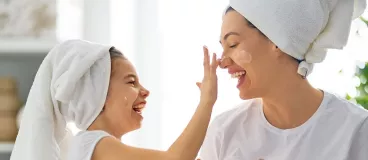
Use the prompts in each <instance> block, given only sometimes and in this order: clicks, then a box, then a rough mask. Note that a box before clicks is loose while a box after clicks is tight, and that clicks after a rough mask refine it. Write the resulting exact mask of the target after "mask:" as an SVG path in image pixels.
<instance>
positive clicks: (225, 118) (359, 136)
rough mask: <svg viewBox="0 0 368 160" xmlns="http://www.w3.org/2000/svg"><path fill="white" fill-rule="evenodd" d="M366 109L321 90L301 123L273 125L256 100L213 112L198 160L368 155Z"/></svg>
mask: <svg viewBox="0 0 368 160" xmlns="http://www.w3.org/2000/svg"><path fill="white" fill-rule="evenodd" d="M367 117H368V111H367V110H365V109H364V108H362V107H360V106H357V105H355V104H352V103H350V102H348V101H346V100H345V99H342V98H338V97H337V96H335V95H332V94H330V93H327V92H325V93H324V98H323V101H322V103H321V105H320V107H319V108H318V110H317V111H316V113H315V114H314V115H313V116H312V117H311V118H310V119H309V120H308V121H307V122H305V123H304V124H303V125H301V126H299V127H296V128H293V129H286V130H282V129H278V128H276V127H274V126H272V125H271V124H270V123H269V122H268V121H267V120H266V118H265V116H264V114H263V109H262V101H261V100H260V99H253V100H248V101H246V102H244V103H242V104H240V105H239V106H238V107H236V108H235V109H232V110H230V111H227V112H225V113H223V114H221V115H220V116H218V117H216V118H215V119H214V121H213V122H212V123H211V125H210V127H209V130H208V133H207V135H206V138H205V141H204V144H203V146H202V148H201V152H200V158H201V160H368V118H367Z"/></svg>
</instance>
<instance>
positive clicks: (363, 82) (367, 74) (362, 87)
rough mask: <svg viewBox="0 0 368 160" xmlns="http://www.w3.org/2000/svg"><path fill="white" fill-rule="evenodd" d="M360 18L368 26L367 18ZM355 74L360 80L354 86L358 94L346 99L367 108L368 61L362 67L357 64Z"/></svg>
mask: <svg viewBox="0 0 368 160" xmlns="http://www.w3.org/2000/svg"><path fill="white" fill-rule="evenodd" d="M360 19H361V20H362V21H363V22H365V24H367V27H368V20H366V19H364V18H363V17H360ZM355 76H356V77H358V78H359V80H360V84H359V86H357V87H356V90H357V92H358V94H357V96H356V97H351V96H349V95H347V96H346V99H348V100H354V101H356V102H357V103H358V104H360V105H361V106H363V107H364V108H366V109H368V82H367V81H368V62H366V63H365V65H364V67H358V66H357V72H356V74H355Z"/></svg>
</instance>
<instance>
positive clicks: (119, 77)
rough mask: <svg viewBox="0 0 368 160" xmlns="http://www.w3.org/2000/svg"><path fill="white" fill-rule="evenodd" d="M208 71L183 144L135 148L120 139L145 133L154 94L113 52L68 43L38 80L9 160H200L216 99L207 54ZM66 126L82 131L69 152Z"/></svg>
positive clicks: (52, 53)
mask: <svg viewBox="0 0 368 160" xmlns="http://www.w3.org/2000/svg"><path fill="white" fill-rule="evenodd" d="M203 64H204V78H203V81H202V83H198V84H197V85H198V87H200V90H201V98H200V102H199V105H198V108H197V110H196V113H195V114H194V116H193V118H192V119H191V121H190V123H189V124H188V126H187V127H186V129H185V130H184V132H183V133H182V134H181V136H180V137H179V138H178V139H177V140H176V141H175V142H174V143H173V145H172V146H171V147H170V148H169V149H168V150H167V151H156V150H150V149H143V148H135V147H131V146H128V145H125V144H122V143H121V142H120V137H121V136H122V135H124V134H126V133H128V132H130V131H133V130H136V129H138V128H140V125H141V121H142V119H143V117H142V115H141V114H142V110H143V109H144V107H145V104H146V100H145V99H146V98H147V97H148V96H149V91H148V90H146V89H145V88H144V87H143V86H142V85H141V84H140V82H139V78H138V76H137V73H136V71H135V69H134V67H133V65H132V64H131V63H130V62H129V61H128V60H127V59H126V58H125V57H124V56H123V55H122V54H121V53H120V52H119V51H118V50H116V49H115V48H114V47H112V46H105V45H101V44H95V43H91V42H87V41H82V40H70V41H66V42H64V43H62V44H60V45H58V46H56V47H55V48H53V49H52V50H51V51H50V53H49V54H48V55H47V56H46V58H45V59H44V61H43V62H42V64H41V66H40V68H39V70H38V72H37V75H36V78H35V80H34V83H33V86H32V89H31V91H30V94H29V97H28V101H27V104H26V107H25V110H24V116H23V117H24V118H23V120H22V123H21V127H20V130H19V134H18V136H17V140H16V143H15V146H14V150H13V152H12V155H11V160H25V159H27V160H56V159H68V160H107V159H108V160H164V159H168V160H193V159H195V157H196V156H197V152H198V150H199V148H200V146H201V144H202V142H203V139H204V136H205V132H206V130H207V126H208V123H209V120H210V117H211V112H212V107H213V105H214V104H215V101H216V99H217V76H216V69H217V66H218V62H217V61H216V56H215V55H214V56H213V59H212V63H211V64H210V59H209V55H208V50H207V49H206V48H205V47H204V61H203ZM174 92H175V91H174ZM68 121H73V122H74V123H75V124H76V125H77V127H78V128H79V129H81V130H82V131H81V132H80V133H78V135H76V136H75V137H72V140H71V143H70V145H69V148H67V149H64V148H62V147H61V145H60V144H62V143H63V142H64V141H65V138H67V137H66V136H67V135H68V134H67V132H66V123H67V122H68Z"/></svg>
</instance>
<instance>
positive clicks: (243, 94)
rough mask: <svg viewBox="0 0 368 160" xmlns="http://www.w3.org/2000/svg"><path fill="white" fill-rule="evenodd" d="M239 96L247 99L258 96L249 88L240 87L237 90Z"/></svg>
mask: <svg viewBox="0 0 368 160" xmlns="http://www.w3.org/2000/svg"><path fill="white" fill-rule="evenodd" d="M239 97H240V99H242V100H249V99H254V98H257V97H258V96H256V94H254V92H253V91H251V90H249V89H241V90H239Z"/></svg>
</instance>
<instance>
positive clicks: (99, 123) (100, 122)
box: [87, 114, 121, 140]
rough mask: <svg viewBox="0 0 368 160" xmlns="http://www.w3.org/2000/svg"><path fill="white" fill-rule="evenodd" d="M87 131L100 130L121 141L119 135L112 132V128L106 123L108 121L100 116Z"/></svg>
mask: <svg viewBox="0 0 368 160" xmlns="http://www.w3.org/2000/svg"><path fill="white" fill-rule="evenodd" d="M87 130H89V131H94V130H101V131H105V132H107V133H109V134H110V135H112V136H114V137H115V138H117V139H119V140H121V134H120V133H118V132H116V131H115V130H114V127H111V125H109V123H108V119H106V118H104V117H103V116H102V114H100V115H99V116H98V117H97V118H96V120H95V121H94V122H93V123H92V124H91V126H89V127H88V129H87Z"/></svg>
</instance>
